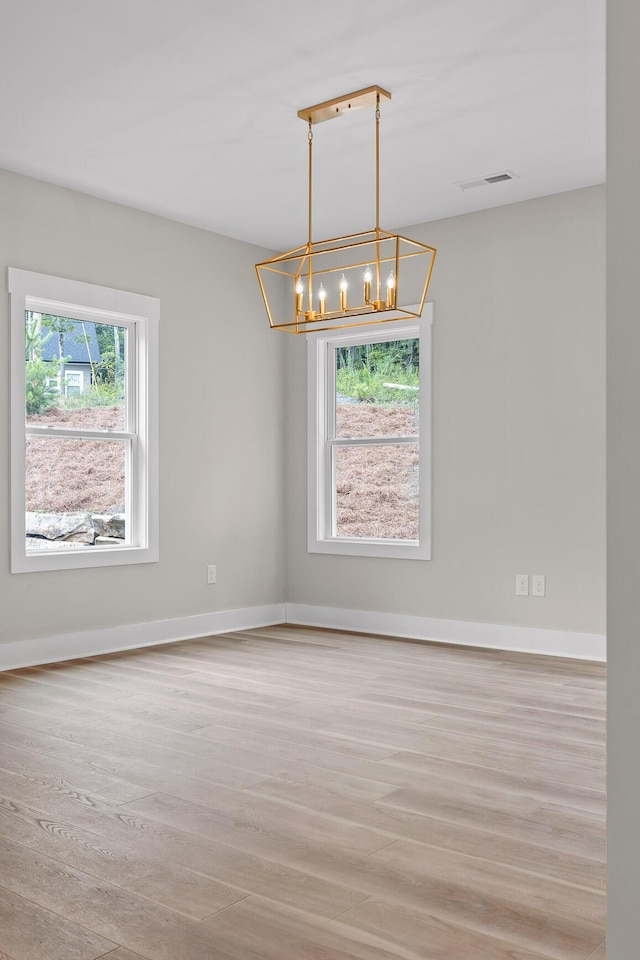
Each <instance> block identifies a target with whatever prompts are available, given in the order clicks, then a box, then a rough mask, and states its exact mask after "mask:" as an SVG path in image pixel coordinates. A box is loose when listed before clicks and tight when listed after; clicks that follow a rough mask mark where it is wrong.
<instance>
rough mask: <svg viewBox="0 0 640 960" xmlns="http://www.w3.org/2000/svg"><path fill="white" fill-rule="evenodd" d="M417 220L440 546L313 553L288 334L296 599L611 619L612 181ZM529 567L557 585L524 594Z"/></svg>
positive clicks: (301, 383)
mask: <svg viewBox="0 0 640 960" xmlns="http://www.w3.org/2000/svg"><path fill="white" fill-rule="evenodd" d="M405 232H406V233H407V235H408V236H412V237H415V238H416V239H419V240H424V241H425V242H428V243H433V244H434V245H435V246H436V247H437V248H438V256H437V259H436V264H435V268H434V273H433V280H432V285H431V288H430V292H429V299H430V300H433V301H434V304H435V324H434V336H433V370H434V376H433V411H434V413H433V559H432V560H431V561H417V560H380V559H368V558H364V559H363V558H353V557H333V556H324V555H318V554H307V552H306V528H305V516H306V515H305V500H306V467H305V457H306V442H305V408H306V386H305V361H304V358H305V349H306V345H305V342H304V339H303V338H302V337H299V338H290V341H291V342H290V343H288V357H287V364H288V373H287V378H288V398H287V412H288V414H287V415H288V424H287V428H288V433H287V436H288V444H287V446H288V453H287V470H286V483H287V507H288V511H289V512H288V584H287V600H288V601H291V602H298V603H308V604H320V605H327V606H334V607H346V608H352V609H366V610H376V611H383V612H392V613H393V612H395V613H406V614H413V615H418V616H428V617H437V618H445V619H454V620H469V621H478V622H489V623H503V624H516V625H522V626H536V627H543V628H545V627H546V628H551V629H558V630H568V631H578V632H590V633H598V634H603V633H604V630H605V624H604V606H605V599H604V579H605V577H604V552H605V545H604V537H605V533H604V520H605V494H604V471H605V452H604V336H605V317H604V188H602V187H595V188H589V189H586V190H579V191H575V192H572V193H566V194H561V195H557V196H553V197H547V198H544V199H541V200H533V201H529V202H526V203H519V204H514V205H511V206H506V207H500V208H498V209H493V210H487V211H484V212H482V213H476V214H470V215H467V216H463V217H456V218H453V219H450V220H441V221H437V222H435V223H431V224H423V225H419V226H415V227H410V228H407V229H406V231H405ZM517 573H529V574H544V575H546V577H547V597H546V598H545V599H539V598H533V597H529V598H521V597H518V598H517V597H515V594H514V578H515V575H516V574H517Z"/></svg>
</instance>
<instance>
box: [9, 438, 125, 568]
mask: <svg viewBox="0 0 640 960" xmlns="http://www.w3.org/2000/svg"><path fill="white" fill-rule="evenodd" d="M127 442H128V441H126V440H76V439H73V440H70V439H66V438H61V437H27V444H26V457H25V467H26V470H25V474H26V476H25V494H26V531H27V549H29V550H30V549H47V548H52V547H55V548H58V547H65V548H66V547H68V548H74V547H75V548H82V549H86V547H87V546H89V545H91V546H101V545H109V546H123V545H124V541H125V533H126V531H125V517H124V514H125V491H126V484H125V460H126V458H125V447H126V445H127Z"/></svg>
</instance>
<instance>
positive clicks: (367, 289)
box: [364, 267, 373, 304]
mask: <svg viewBox="0 0 640 960" xmlns="http://www.w3.org/2000/svg"><path fill="white" fill-rule="evenodd" d="M372 280H373V274H372V273H371V267H367V269H366V270H365V272H364V302H365V303H366V304H369V303H371V281H372Z"/></svg>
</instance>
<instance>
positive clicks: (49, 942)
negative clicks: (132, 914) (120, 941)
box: [0, 885, 117, 960]
mask: <svg viewBox="0 0 640 960" xmlns="http://www.w3.org/2000/svg"><path fill="white" fill-rule="evenodd" d="M116 946H117V944H115V943H113V942H110V941H108V940H106V939H105V938H104V937H99V936H97V935H96V934H94V933H92V932H91V931H89V930H87V929H86V928H85V927H84V926H82V925H80V924H77V923H72V922H71V921H69V920H65V919H64V918H63V917H61V916H59V915H57V914H56V913H54V912H52V911H50V910H47V909H46V908H44V907H42V906H40V905H39V904H37V903H34V902H33V901H32V900H31V899H25V898H24V897H21V896H19V895H18V894H15V893H12V892H11V891H10V890H7V889H6V888H4V887H3V886H2V885H0V950H2V951H3V952H4V951H6V955H7V956H10V958H11V960H96V958H97V957H102V956H104V954H105V953H107V952H108V951H109V950H112V949H113V948H114V947H116Z"/></svg>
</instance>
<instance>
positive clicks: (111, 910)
mask: <svg viewBox="0 0 640 960" xmlns="http://www.w3.org/2000/svg"><path fill="white" fill-rule="evenodd" d="M603 773H604V670H603V667H602V666H600V665H597V664H587V663H578V662H571V661H566V660H554V659H550V658H544V657H535V656H525V655H517V654H505V653H500V652H485V651H478V650H472V649H457V648H453V647H444V646H439V645H432V646H430V645H426V644H418V643H409V642H400V641H394V640H389V639H382V638H373V637H366V636H359V635H349V634H341V633H333V632H328V631H321V630H312V629H308V628H301V627H300V628H295V627H290V626H289V627H271V628H265V629H261V630H253V631H249V632H247V633H242V634H229V635H226V636H224V637H214V638H208V639H203V640H197V641H188V642H184V643H179V644H172V645H170V646H163V647H155V648H150V649H146V650H138V651H133V652H128V653H121V654H114V655H111V656H106V657H97V658H89V659H85V660H77V661H73V662H70V663H62V664H56V665H53V666H46V667H39V668H31V669H25V670H16V671H11V672H8V673H4V674H0V960H94V958H97V957H109V958H110V960H139V958H147V960H550V958H555V960H586V958H589V960H603V958H604V957H605V952H604V944H603V941H604V929H605V928H604V909H605V901H604V890H603V884H604V867H603V861H604V800H605V797H604V792H603V787H604V781H603Z"/></svg>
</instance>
